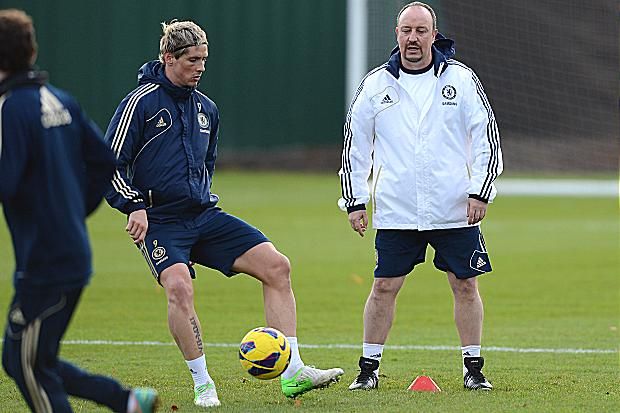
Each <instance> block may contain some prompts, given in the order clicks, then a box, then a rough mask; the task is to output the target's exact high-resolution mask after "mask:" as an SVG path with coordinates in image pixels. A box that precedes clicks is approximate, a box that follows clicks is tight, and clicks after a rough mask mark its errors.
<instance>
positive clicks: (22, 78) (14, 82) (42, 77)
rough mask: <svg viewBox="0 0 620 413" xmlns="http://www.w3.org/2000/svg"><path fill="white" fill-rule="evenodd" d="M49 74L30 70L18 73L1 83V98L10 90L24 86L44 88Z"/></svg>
mask: <svg viewBox="0 0 620 413" xmlns="http://www.w3.org/2000/svg"><path fill="white" fill-rule="evenodd" d="M47 78H48V76H47V72H41V71H38V70H34V69H29V70H27V71H24V72H17V73H14V74H12V75H9V76H8V77H6V78H5V79H4V80H2V82H0V96H2V95H4V94H5V93H6V92H8V91H9V90H11V89H13V88H15V87H18V86H24V85H39V86H43V85H44V84H46V83H47Z"/></svg>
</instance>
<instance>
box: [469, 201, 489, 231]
mask: <svg viewBox="0 0 620 413" xmlns="http://www.w3.org/2000/svg"><path fill="white" fill-rule="evenodd" d="M487 206H488V204H487V203H486V202H482V201H479V200H477V199H474V198H467V223H468V224H469V225H474V224H477V223H478V222H480V221H482V218H484V216H485V215H486V213H487Z"/></svg>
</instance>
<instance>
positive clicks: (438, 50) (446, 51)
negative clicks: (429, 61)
mask: <svg viewBox="0 0 620 413" xmlns="http://www.w3.org/2000/svg"><path fill="white" fill-rule="evenodd" d="M432 52H433V68H434V72H435V76H437V77H439V76H440V75H441V74H442V73H443V72H444V70H446V68H447V67H448V65H447V63H446V61H447V60H448V59H451V58H452V57H454V55H455V54H456V51H455V49H454V40H452V39H448V38H447V37H445V36H444V35H443V34H441V33H439V32H438V33H437V35H436V36H435V41H434V42H433V46H432ZM386 70H387V71H388V72H390V73H391V74H392V76H394V77H395V78H396V79H398V77H399V76H400V74H399V70H400V50H399V49H398V46H396V47H395V48H394V49H392V51H391V52H390V59H389V60H388V62H387V67H386Z"/></svg>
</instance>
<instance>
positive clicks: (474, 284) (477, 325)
mask: <svg viewBox="0 0 620 413" xmlns="http://www.w3.org/2000/svg"><path fill="white" fill-rule="evenodd" d="M447 274H448V281H449V282H450V287H451V288H452V293H453V294H454V321H455V323H456V329H457V331H458V333H459V337H460V338H461V346H471V345H480V342H481V340H482V320H483V317H484V309H483V306H482V299H481V298H480V294H479V293H478V280H477V279H476V277H472V278H467V279H464V280H460V279H458V278H456V276H455V275H454V274H453V273H451V272H449V271H448V272H447Z"/></svg>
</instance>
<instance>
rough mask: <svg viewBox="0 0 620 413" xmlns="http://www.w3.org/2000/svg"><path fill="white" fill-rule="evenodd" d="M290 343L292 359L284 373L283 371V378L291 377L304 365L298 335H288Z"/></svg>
mask: <svg viewBox="0 0 620 413" xmlns="http://www.w3.org/2000/svg"><path fill="white" fill-rule="evenodd" d="M286 339H287V340H288V344H289V345H290V346H291V361H290V363H289V364H288V367H287V368H286V370H284V373H282V378H284V379H290V378H291V377H293V376H294V375H295V373H297V372H298V371H299V369H300V368H302V367H303V366H304V362H303V361H301V356H300V355H299V345H298V344H297V337H287V338H286Z"/></svg>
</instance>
